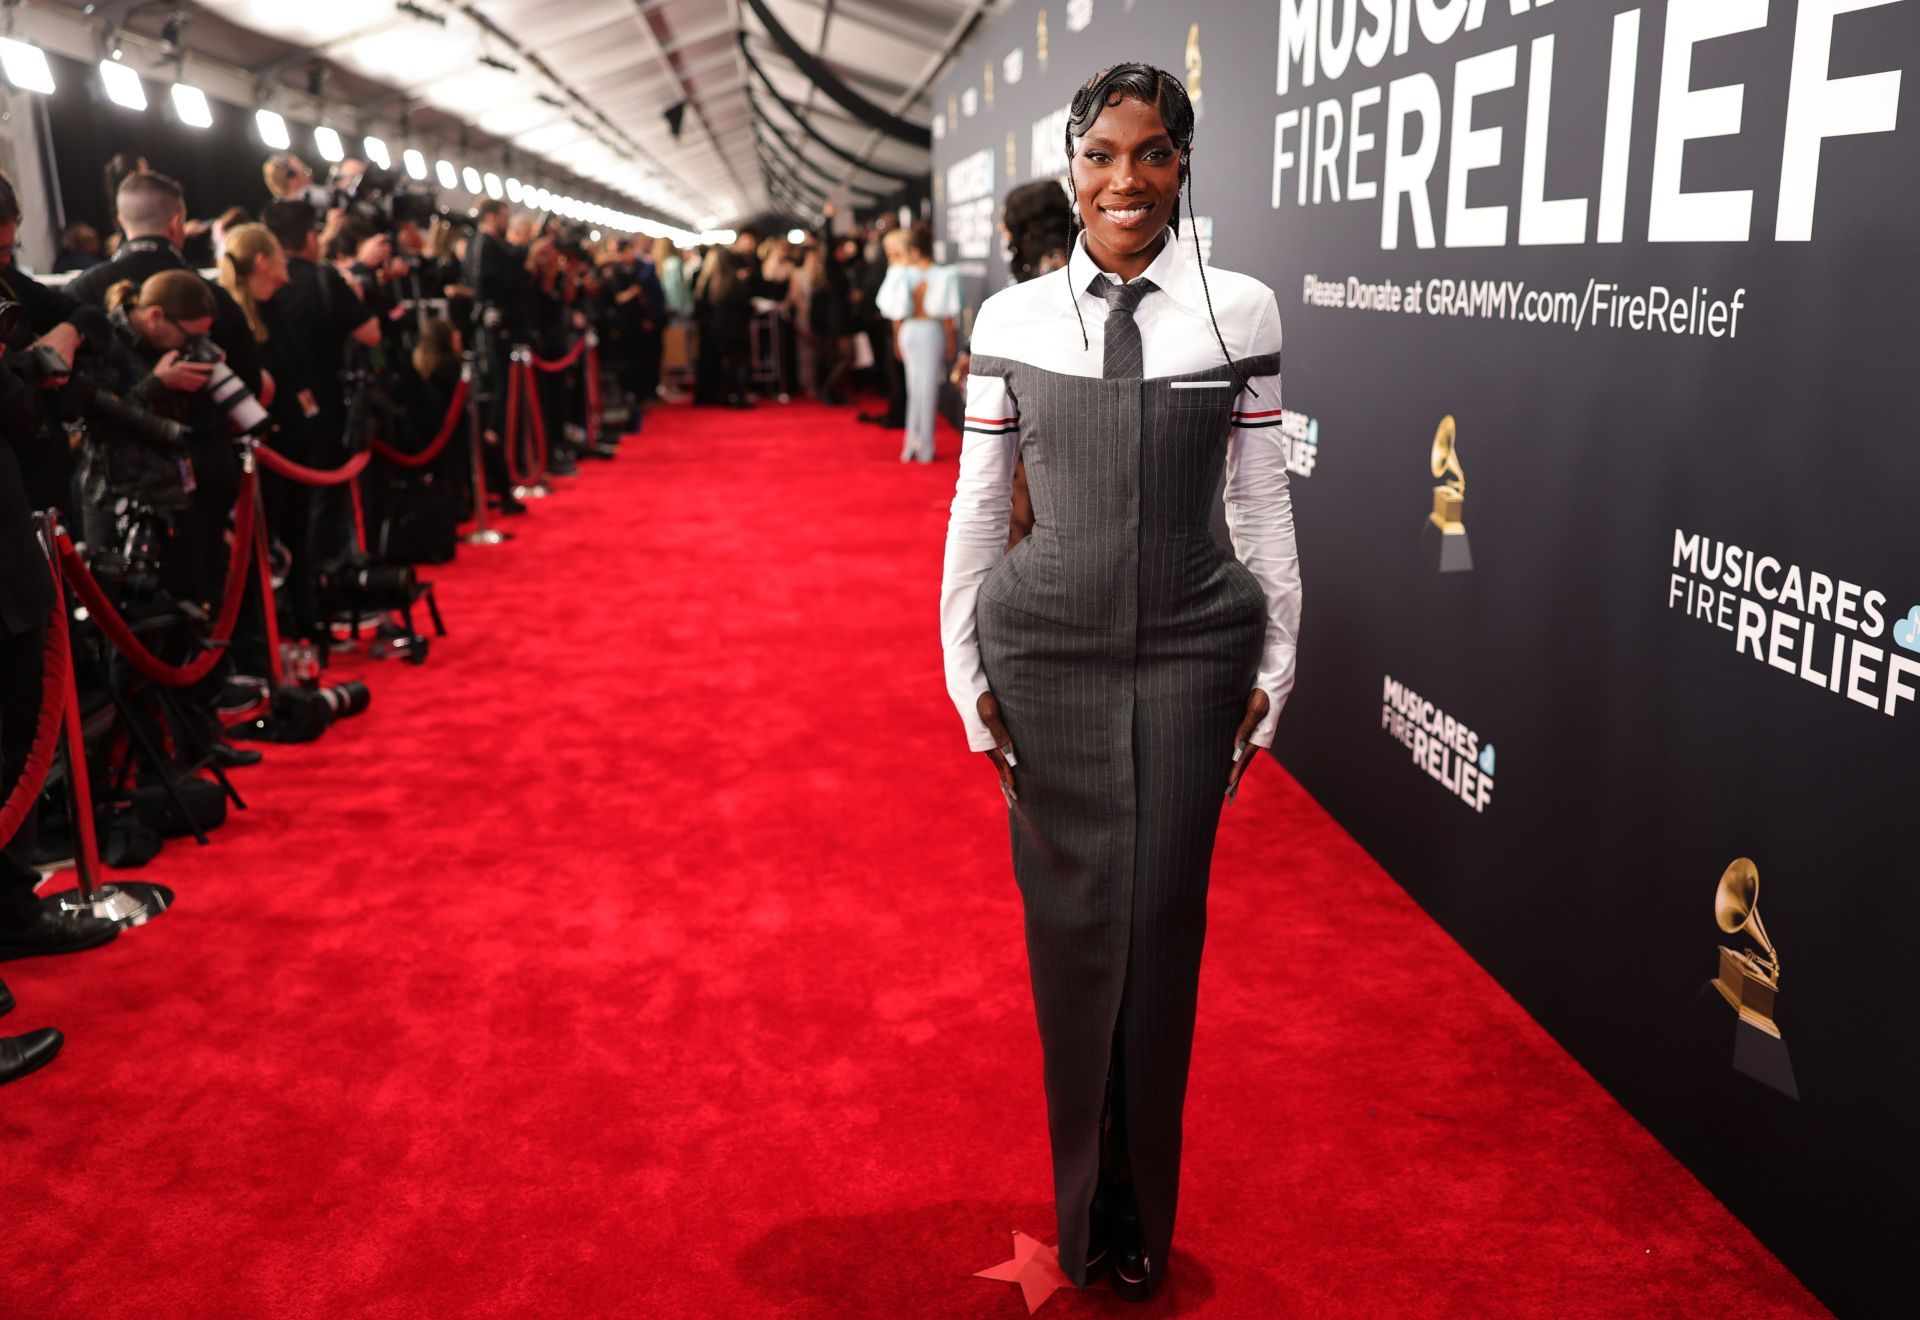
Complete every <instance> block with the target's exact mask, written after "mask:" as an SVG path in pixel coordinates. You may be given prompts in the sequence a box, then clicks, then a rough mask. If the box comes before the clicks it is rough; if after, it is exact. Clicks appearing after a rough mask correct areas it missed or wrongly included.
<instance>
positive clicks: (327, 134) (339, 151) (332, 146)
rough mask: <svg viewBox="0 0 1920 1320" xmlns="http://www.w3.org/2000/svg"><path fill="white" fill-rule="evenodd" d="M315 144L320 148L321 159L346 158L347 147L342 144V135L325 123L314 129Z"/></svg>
mask: <svg viewBox="0 0 1920 1320" xmlns="http://www.w3.org/2000/svg"><path fill="white" fill-rule="evenodd" d="M313 145H314V146H316V147H318V148H319V149H320V159H321V160H345V159H346V156H347V149H346V148H345V147H343V146H341V145H340V135H339V134H338V133H336V132H334V131H333V130H332V129H330V128H328V127H327V126H326V125H325V124H322V125H320V127H318V128H316V129H314V130H313Z"/></svg>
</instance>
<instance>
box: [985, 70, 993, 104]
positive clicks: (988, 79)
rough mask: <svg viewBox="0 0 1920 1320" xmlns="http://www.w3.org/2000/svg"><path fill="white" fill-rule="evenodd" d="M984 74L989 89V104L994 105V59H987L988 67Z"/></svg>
mask: <svg viewBox="0 0 1920 1320" xmlns="http://www.w3.org/2000/svg"><path fill="white" fill-rule="evenodd" d="M984 76H985V79H986V83H985V86H986V89H987V104H988V105H992V104H993V61H992V60H988V61H987V64H986V69H985V71H984Z"/></svg>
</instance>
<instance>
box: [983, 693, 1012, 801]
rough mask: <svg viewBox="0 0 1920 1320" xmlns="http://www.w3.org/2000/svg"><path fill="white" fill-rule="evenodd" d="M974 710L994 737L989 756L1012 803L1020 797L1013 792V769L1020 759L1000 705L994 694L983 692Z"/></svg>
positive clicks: (988, 752)
mask: <svg viewBox="0 0 1920 1320" xmlns="http://www.w3.org/2000/svg"><path fill="white" fill-rule="evenodd" d="M974 709H975V710H977V711H979V712H980V722H981V723H982V724H984V725H986V726H987V732H988V733H990V734H992V735H993V746H992V747H991V748H989V749H988V751H987V755H988V756H989V757H991V758H992V760H993V765H994V769H996V770H997V771H999V773H1000V791H1001V792H1002V793H1004V794H1006V795H1007V800H1008V801H1009V802H1011V801H1012V800H1013V799H1014V798H1015V797H1017V796H1019V795H1018V794H1017V793H1015V792H1014V791H1013V767H1014V766H1016V765H1018V764H1019V763H1020V758H1019V757H1017V756H1015V755H1014V754H1013V739H1012V738H1011V737H1010V736H1009V735H1008V733H1007V726H1006V725H1005V724H1002V723H1001V722H1000V703H999V702H997V701H995V700H994V699H993V693H991V692H982V693H981V694H980V699H979V701H977V702H975V703H974Z"/></svg>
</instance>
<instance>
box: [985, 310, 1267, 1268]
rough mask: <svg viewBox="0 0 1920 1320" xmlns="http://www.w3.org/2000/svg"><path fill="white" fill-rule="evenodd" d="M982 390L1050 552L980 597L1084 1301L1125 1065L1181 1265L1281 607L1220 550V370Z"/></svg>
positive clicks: (1142, 1197) (1019, 550) (1138, 1170)
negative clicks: (1182, 1178)
mask: <svg viewBox="0 0 1920 1320" xmlns="http://www.w3.org/2000/svg"><path fill="white" fill-rule="evenodd" d="M1127 319H1128V321H1129V322H1131V316H1128V318H1127ZM1111 323H1112V322H1111V318H1110V319H1109V325H1110V326H1111ZM1110 342H1111V330H1109V343H1110ZM1235 365H1236V366H1237V367H1238V368H1239V370H1240V372H1241V373H1242V375H1243V376H1259V375H1268V374H1272V373H1274V372H1276V371H1278V369H1279V363H1278V358H1277V355H1260V356H1256V357H1249V358H1244V359H1241V360H1239V361H1238V362H1237V363H1236V364H1235ZM971 370H972V373H973V375H974V376H975V377H983V376H984V377H998V378H1000V379H1001V380H1003V381H1004V383H1005V388H1006V393H1007V396H1008V398H1009V400H1010V403H1011V409H1010V412H1011V413H1012V414H1017V417H1018V426H1019V435H1020V454H1021V457H1022V458H1023V459H1024V460H1025V463H1026V470H1027V486H1028V490H1029V491H1030V493H1031V495H1032V498H1033V512H1034V525H1033V531H1032V533H1031V534H1030V535H1029V536H1027V537H1026V538H1025V539H1024V540H1022V541H1021V542H1020V543H1019V545H1017V546H1015V547H1014V549H1013V550H1012V551H1011V552H1010V553H1009V554H1007V555H1006V556H1005V557H1004V558H1002V559H1001V560H999V561H998V562H997V563H996V564H995V566H994V567H993V569H992V570H991V571H990V572H988V573H987V575H986V577H985V578H984V579H982V580H981V582H980V587H979V595H978V600H977V603H976V605H975V610H974V620H975V625H976V628H977V632H978V636H979V646H980V659H981V663H982V665H983V667H984V669H985V672H986V677H987V681H988V684H989V685H990V687H991V690H992V692H993V693H994V696H995V698H996V699H997V701H998V702H999V705H1000V710H1001V713H1002V717H1003V718H1004V719H1005V721H1006V724H1007V729H1008V732H1009V733H1010V734H1011V736H1012V738H1013V742H1014V746H1015V747H1016V748H1017V749H1018V753H1019V766H1018V768H1017V770H1016V771H1015V775H1016V782H1017V784H1018V788H1019V801H1018V803H1017V806H1016V810H1015V811H1014V812H1013V813H1011V831H1012V843H1013V860H1014V875H1015V879H1016V881H1017V882H1018V884H1019V886H1020V891H1021V895H1022V898H1023V900H1024V906H1025V921H1026V937H1027V950H1028V962H1029V966H1030V969H1031V974H1032V978H1033V995H1034V1004H1035V1007H1036V1011H1037V1013H1038V1017H1039V1024H1040V1037H1041V1044H1042V1048H1043V1052H1044V1057H1045V1070H1046V1090H1047V1110H1048V1126H1049V1131H1050V1135H1051V1138H1052V1145H1053V1164H1054V1191H1055V1206H1056V1212H1057V1214H1058V1218H1059V1233H1060V1237H1059V1242H1060V1262H1061V1265H1062V1267H1063V1268H1064V1269H1065V1270H1066V1271H1067V1273H1068V1274H1069V1275H1070V1276H1071V1277H1072V1278H1073V1279H1074V1281H1075V1282H1076V1283H1084V1282H1085V1279H1084V1273H1085V1261H1086V1249H1087V1228H1088V1224H1087V1214H1088V1208H1089V1205H1090V1203H1091V1200H1092V1196H1093V1191H1094V1185H1095V1182H1096V1180H1097V1177H1098V1174H1099V1168H1100V1154H1099V1142H1100V1137H1099V1129H1100V1122H1101V1115H1102V1109H1103V1103H1104V1100H1105V1096H1106V1087H1107V1081H1108V1075H1109V1066H1110V1064H1111V1065H1112V1066H1113V1081H1114V1085H1115V1087H1116V1088H1118V1090H1119V1092H1120V1094H1121V1095H1123V1096H1124V1105H1125V1111H1126V1116H1127V1153H1128V1156H1129V1162H1130V1164H1131V1166H1132V1176H1133V1182H1134V1190H1135V1198H1136V1200H1137V1203H1138V1205H1139V1208H1140V1215H1141V1224H1142V1228H1143V1229H1144V1231H1145V1235H1146V1244H1147V1250H1148V1254H1149V1256H1150V1257H1151V1259H1152V1260H1153V1262H1154V1264H1155V1268H1160V1267H1161V1266H1162V1265H1163V1264H1164V1262H1165V1260H1166V1257H1167V1251H1168V1249H1169V1246H1170V1244H1171V1241H1172V1237H1173V1225H1174V1216H1175V1208H1176V1204H1177V1200H1178V1194H1179V1169H1180V1145H1181V1111H1182V1107H1183V1105H1184V1103H1185V1098H1186V1084H1187V1064H1188V1058H1189V1053H1190V1050H1191V1045H1192V1039H1193V1018H1194V1000H1195V993H1196V990H1197V988H1198V982H1199V972H1200V952H1201V946H1202V943H1203V941H1204V938H1205V934H1206V899H1207V877H1208V870H1209V867H1210V864H1211V861H1212V855H1213V840H1214V831H1215V828H1216V826H1217V825H1218V822H1219V814H1220V805H1221V797H1222V794H1223V793H1224V792H1225V790H1226V782H1227V775H1228V772H1229V771H1230V770H1231V768H1232V765H1233V734H1234V731H1235V729H1236V728H1237V727H1238V725H1239V722H1240V719H1241V716H1242V715H1243V714H1244V713H1245V709H1246V701H1247V693H1248V691H1249V690H1250V689H1251V688H1252V687H1253V685H1254V679H1255V677H1256V674H1257V672H1258V670H1259V667H1260V660H1261V650H1262V642H1263V639H1264V637H1265V634H1266V628H1267V613H1268V612H1267V601H1266V597H1265V594H1264V593H1263V591H1262V590H1261V588H1260V585H1259V583H1258V582H1257V581H1256V580H1255V578H1254V577H1253V574H1252V573H1250V572H1249V571H1248V570H1247V569H1246V568H1245V567H1244V566H1243V565H1242V564H1241V563H1240V562H1239V561H1238V560H1236V559H1235V558H1233V556H1231V555H1228V554H1226V553H1224V552H1223V551H1221V550H1220V549H1219V548H1218V547H1217V546H1216V545H1215V543H1214V541H1213V538H1212V535H1211V533H1210V531H1209V527H1208V519H1209V514H1210V509H1211V504H1212V499H1213V494H1214V492H1215V490H1216V489H1218V486H1219V482H1220V478H1221V474H1222V468H1223V464H1224V462H1225V458H1226V449H1227V439H1228V434H1229V430H1230V428H1231V427H1232V425H1233V422H1232V412H1233V407H1234V404H1235V401H1236V399H1237V397H1238V394H1237V391H1236V390H1235V388H1234V385H1233V373H1232V372H1231V371H1230V370H1229V369H1228V368H1227V367H1226V366H1225V365H1224V364H1223V365H1220V366H1217V367H1212V368H1209V369H1207V370H1203V371H1197V372H1190V373H1187V374H1185V375H1181V376H1175V377H1162V378H1156V379H1150V380H1142V379H1139V378H1138V376H1137V375H1135V376H1133V377H1131V378H1123V379H1094V378H1091V377H1085V376H1074V375H1066V374H1062V373H1058V372H1052V371H1047V370H1043V369H1041V368H1039V367H1035V366H1033V365H1031V364H1029V363H1025V362H1020V361H1015V360H1013V359H1010V358H999V357H993V356H976V357H975V358H974V359H973V362H972V368H971ZM1135 371H1136V372H1137V371H1138V367H1137V366H1136V367H1135ZM988 420H989V421H991V420H992V419H988ZM1116 1039H1117V1040H1118V1042H1119V1045H1120V1048H1119V1051H1118V1054H1117V1056H1116V1055H1115V1054H1114V1051H1113V1046H1114V1043H1115V1041H1116Z"/></svg>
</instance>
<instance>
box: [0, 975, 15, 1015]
mask: <svg viewBox="0 0 1920 1320" xmlns="http://www.w3.org/2000/svg"><path fill="white" fill-rule="evenodd" d="M11 1012H13V991H11V990H9V989H7V983H6V982H5V981H0V1017H5V1016H6V1015H7V1014H9V1013H11Z"/></svg>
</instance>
